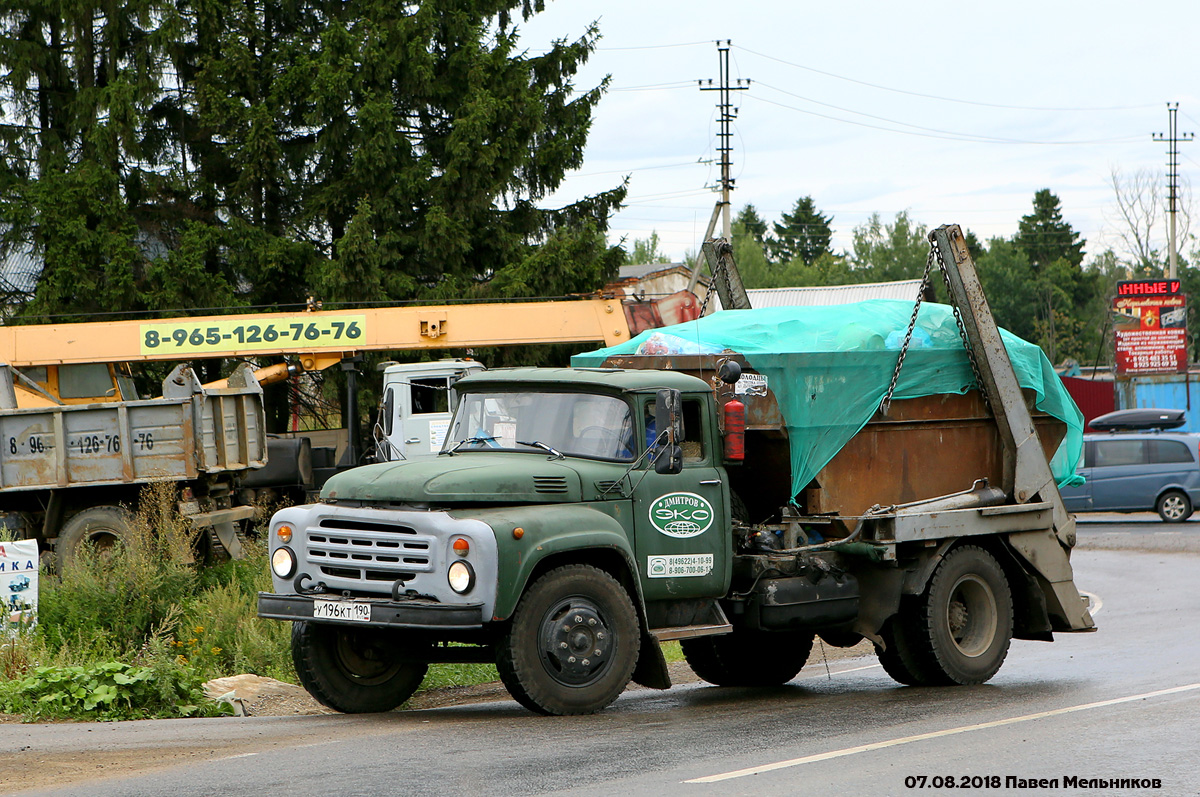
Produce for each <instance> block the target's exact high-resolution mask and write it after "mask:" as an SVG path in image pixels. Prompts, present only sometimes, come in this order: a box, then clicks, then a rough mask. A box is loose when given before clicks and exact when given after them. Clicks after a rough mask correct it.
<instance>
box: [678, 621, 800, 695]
mask: <svg viewBox="0 0 1200 797" xmlns="http://www.w3.org/2000/svg"><path fill="white" fill-rule="evenodd" d="M679 645H680V647H681V648H683V655H684V657H685V658H686V659H687V663H688V666H690V667H691V668H692V672H694V673H696V675H698V676H700V678H702V679H703V680H705V681H708V682H709V683H710V684H716V685H717V686H779V685H781V684H786V683H787V682H788V681H790V680H792V679H793V678H795V677H796V675H797V673H799V672H800V670H801V668H803V667H804V663H805V662H807V661H808V654H809V653H811V652H812V645H813V635H812V634H807V633H801V632H787V631H776V632H770V631H734V632H733V633H732V634H722V635H721V636H702V637H695V638H693V639H684V640H682V641H681V642H680V643H679Z"/></svg>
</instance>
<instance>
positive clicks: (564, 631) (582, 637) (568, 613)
mask: <svg viewBox="0 0 1200 797" xmlns="http://www.w3.org/2000/svg"><path fill="white" fill-rule="evenodd" d="M542 642H543V645H542V650H543V658H544V660H545V663H546V666H547V669H548V670H549V672H550V673H551V675H553V676H554V677H555V679H556V680H558V681H560V682H561V683H564V684H570V685H572V686H580V685H583V684H586V683H588V682H589V681H591V680H593V679H595V678H596V677H597V676H598V675H599V674H600V673H601V672H603V671H604V669H605V668H606V667H607V666H608V663H609V660H610V654H611V652H612V644H613V638H612V632H611V631H610V630H609V628H608V625H607V624H606V623H605V622H604V618H603V617H602V616H601V614H600V611H599V609H597V607H596V606H594V605H593V604H592V603H591V602H590V601H586V600H582V599H571V600H568V601H564V602H563V603H562V604H560V605H559V606H557V607H556V608H554V609H552V610H551V611H550V612H548V613H547V615H546V619H545V621H544V623H543V625H542Z"/></svg>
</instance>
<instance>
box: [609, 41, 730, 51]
mask: <svg viewBox="0 0 1200 797" xmlns="http://www.w3.org/2000/svg"><path fill="white" fill-rule="evenodd" d="M711 42H712V39H705V40H704V41H701V42H678V43H677V44H644V45H641V46H633V47H597V48H596V50H597V51H598V52H599V51H601V50H603V51H609V52H617V51H619V50H665V49H667V48H668V47H694V46H696V45H697V44H709V43H711Z"/></svg>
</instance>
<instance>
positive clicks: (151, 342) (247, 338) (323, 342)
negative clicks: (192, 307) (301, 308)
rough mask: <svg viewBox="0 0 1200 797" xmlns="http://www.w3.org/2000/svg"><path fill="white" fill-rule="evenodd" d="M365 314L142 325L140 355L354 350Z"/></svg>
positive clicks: (359, 339) (360, 337)
mask: <svg viewBox="0 0 1200 797" xmlns="http://www.w3.org/2000/svg"><path fill="white" fill-rule="evenodd" d="M366 325H367V317H366V316H365V315H345V316H338V317H337V318H319V319H313V318H312V316H307V317H306V316H303V315H298V316H294V317H292V318H274V319H272V320H271V321H269V322H250V321H248V320H242V319H234V320H230V321H202V322H199V323H194V324H189V323H186V322H178V321H171V322H165V323H154V324H142V327H141V335H142V354H156V353H159V352H170V353H171V354H207V353H209V352H223V351H229V350H231V349H240V350H243V351H244V350H247V349H251V350H253V349H271V350H274V349H279V348H281V347H284V348H288V349H293V350H295V351H306V350H307V349H308V348H327V347H339V346H345V347H347V348H353V347H354V346H355V345H356V344H357V343H358V342H359V341H361V340H362V337H363V334H364V332H365V331H366Z"/></svg>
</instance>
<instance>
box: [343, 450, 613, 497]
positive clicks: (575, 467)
mask: <svg viewBox="0 0 1200 797" xmlns="http://www.w3.org/2000/svg"><path fill="white" fill-rule="evenodd" d="M624 471H625V467H624V466H620V465H616V464H613V463H602V462H592V461H586V460H571V459H568V460H549V459H547V458H546V455H545V454H544V453H541V452H538V453H530V454H506V453H500V452H463V453H461V454H456V455H454V456H439V457H437V458H436V459H432V460H425V461H423V462H386V463H380V464H378V465H364V466H362V467H360V468H353V469H351V470H348V471H345V472H344V473H339V474H338V475H336V476H334V477H333V478H331V479H330V480H329V481H328V482H326V483H325V487H324V489H322V490H321V500H323V501H330V500H343V501H396V502H403V503H416V504H449V503H455V504H461V503H505V504H512V503H537V504H548V503H577V502H579V501H582V500H588V499H593V498H595V497H596V495H597V494H598V492H599V489H603V488H599V489H598V488H597V486H596V483H597V482H598V481H602V480H604V479H616V478H618V477H619V476H620V474H622V473H624ZM585 491H586V493H587V495H586V497H585Z"/></svg>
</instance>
